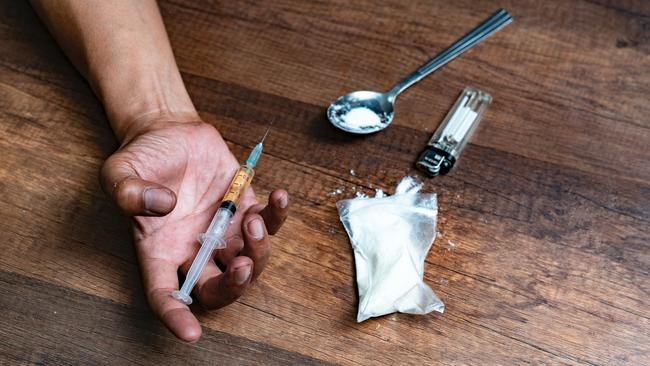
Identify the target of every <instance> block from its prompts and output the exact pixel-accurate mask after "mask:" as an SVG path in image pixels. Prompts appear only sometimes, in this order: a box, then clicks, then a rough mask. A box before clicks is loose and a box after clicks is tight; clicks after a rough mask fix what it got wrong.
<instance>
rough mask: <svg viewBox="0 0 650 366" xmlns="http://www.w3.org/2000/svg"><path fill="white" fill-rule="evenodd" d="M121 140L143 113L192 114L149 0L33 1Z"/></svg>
mask: <svg viewBox="0 0 650 366" xmlns="http://www.w3.org/2000/svg"><path fill="white" fill-rule="evenodd" d="M32 5H33V6H34V8H35V9H36V11H37V12H38V14H39V15H40V17H41V18H42V19H43V21H44V22H45V23H46V25H47V27H48V28H49V29H50V32H51V33H52V34H53V35H54V37H55V38H56V40H57V42H58V43H59V44H60V45H61V47H62V48H63V49H64V51H65V53H66V54H67V55H68V57H69V58H70V60H71V61H72V62H73V63H74V64H75V66H76V67H77V69H78V70H79V71H80V72H81V73H82V74H83V75H84V76H85V77H86V78H87V79H88V82H89V83H90V84H91V86H92V88H93V90H94V91H95V93H96V94H97V96H98V97H99V98H100V100H101V101H102V103H103V104H104V107H105V109H106V113H107V115H108V117H109V120H110V123H111V126H112V127H113V130H114V131H115V134H116V136H117V137H118V138H119V139H120V140H123V139H124V138H125V136H126V134H127V131H128V130H129V128H130V127H135V126H133V124H134V123H137V122H138V121H141V120H142V119H145V118H143V117H145V115H151V114H156V113H158V114H160V115H162V116H164V115H169V116H179V117H181V119H197V114H196V111H195V109H194V106H193V105H192V101H191V100H190V98H189V96H188V94H187V91H186V90H185V86H184V85H183V81H182V80H181V76H180V73H179V71H178V67H177V66H176V62H175V60H174V55H173V53H172V49H171V46H170V44H169V40H168V38H167V33H166V31H165V28H164V25H163V22H162V19H161V17H160V12H159V10H158V6H157V5H156V2H155V1H153V0H135V1H132V0H113V1H85V0H81V1H74V0H72V1H70V0H64V1H61V0H34V1H32Z"/></svg>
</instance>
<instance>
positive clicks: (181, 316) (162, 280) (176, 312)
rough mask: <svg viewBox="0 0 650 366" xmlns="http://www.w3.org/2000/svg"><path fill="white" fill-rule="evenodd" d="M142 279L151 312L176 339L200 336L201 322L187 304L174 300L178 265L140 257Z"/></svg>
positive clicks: (190, 338)
mask: <svg viewBox="0 0 650 366" xmlns="http://www.w3.org/2000/svg"><path fill="white" fill-rule="evenodd" d="M140 266H141V269H142V279H143V282H144V288H145V291H146V293H147V301H148V302H149V305H150V306H151V309H152V310H153V312H154V314H156V315H157V316H158V318H160V320H161V321H162V322H163V324H165V326H166V327H167V328H168V329H169V330H170V331H171V332H172V333H173V334H174V335H175V336H176V337H178V338H180V339H181V340H183V341H185V342H196V341H197V340H198V339H199V338H200V337H201V325H200V324H199V321H198V320H197V319H196V317H194V315H193V314H192V312H191V311H190V309H189V308H188V307H187V305H185V304H183V303H181V302H180V301H178V300H176V299H174V298H173V297H172V296H171V293H172V291H174V290H175V289H177V288H178V275H177V270H178V266H176V265H175V264H173V263H171V262H169V261H166V260H164V259H153V258H151V259H142V260H141V261H140Z"/></svg>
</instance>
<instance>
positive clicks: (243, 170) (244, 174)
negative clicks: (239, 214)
mask: <svg viewBox="0 0 650 366" xmlns="http://www.w3.org/2000/svg"><path fill="white" fill-rule="evenodd" d="M254 175H255V171H254V170H253V168H252V167H250V166H248V165H242V166H241V167H240V168H239V170H238V171H237V173H236V174H235V176H234V177H233V178H232V182H230V186H229V187H228V191H226V194H225V195H224V196H223V201H222V203H221V207H222V208H228V209H230V210H231V211H232V213H235V210H236V209H237V206H239V201H241V198H242V197H243V196H244V193H245V192H246V189H247V188H248V186H249V185H250V184H251V181H252V180H253V176H254Z"/></svg>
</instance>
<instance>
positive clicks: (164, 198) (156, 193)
mask: <svg viewBox="0 0 650 366" xmlns="http://www.w3.org/2000/svg"><path fill="white" fill-rule="evenodd" d="M101 182H102V188H103V189H104V191H105V192H106V193H107V194H108V195H109V196H110V197H111V198H112V199H113V201H114V202H115V203H116V204H117V206H118V207H119V208H120V209H121V210H122V211H123V212H124V213H125V214H126V215H128V216H138V215H140V216H164V215H166V214H168V213H170V212H171V211H172V210H173V209H174V206H176V194H174V192H173V191H172V190H171V189H169V188H167V187H165V186H163V185H160V184H158V183H154V182H149V181H146V180H144V179H140V177H139V176H138V174H137V172H136V171H135V170H134V169H133V167H132V166H131V165H130V164H128V163H127V162H125V161H124V160H122V158H121V157H120V156H119V155H113V156H111V157H110V158H108V160H106V162H105V163H104V166H103V167H102V170H101Z"/></svg>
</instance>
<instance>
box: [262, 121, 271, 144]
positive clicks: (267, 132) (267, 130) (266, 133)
mask: <svg viewBox="0 0 650 366" xmlns="http://www.w3.org/2000/svg"><path fill="white" fill-rule="evenodd" d="M271 127H273V125H271V126H269V128H267V129H266V132H265V133H264V137H262V141H260V144H263V143H264V140H266V135H268V134H269V131H271Z"/></svg>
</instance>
